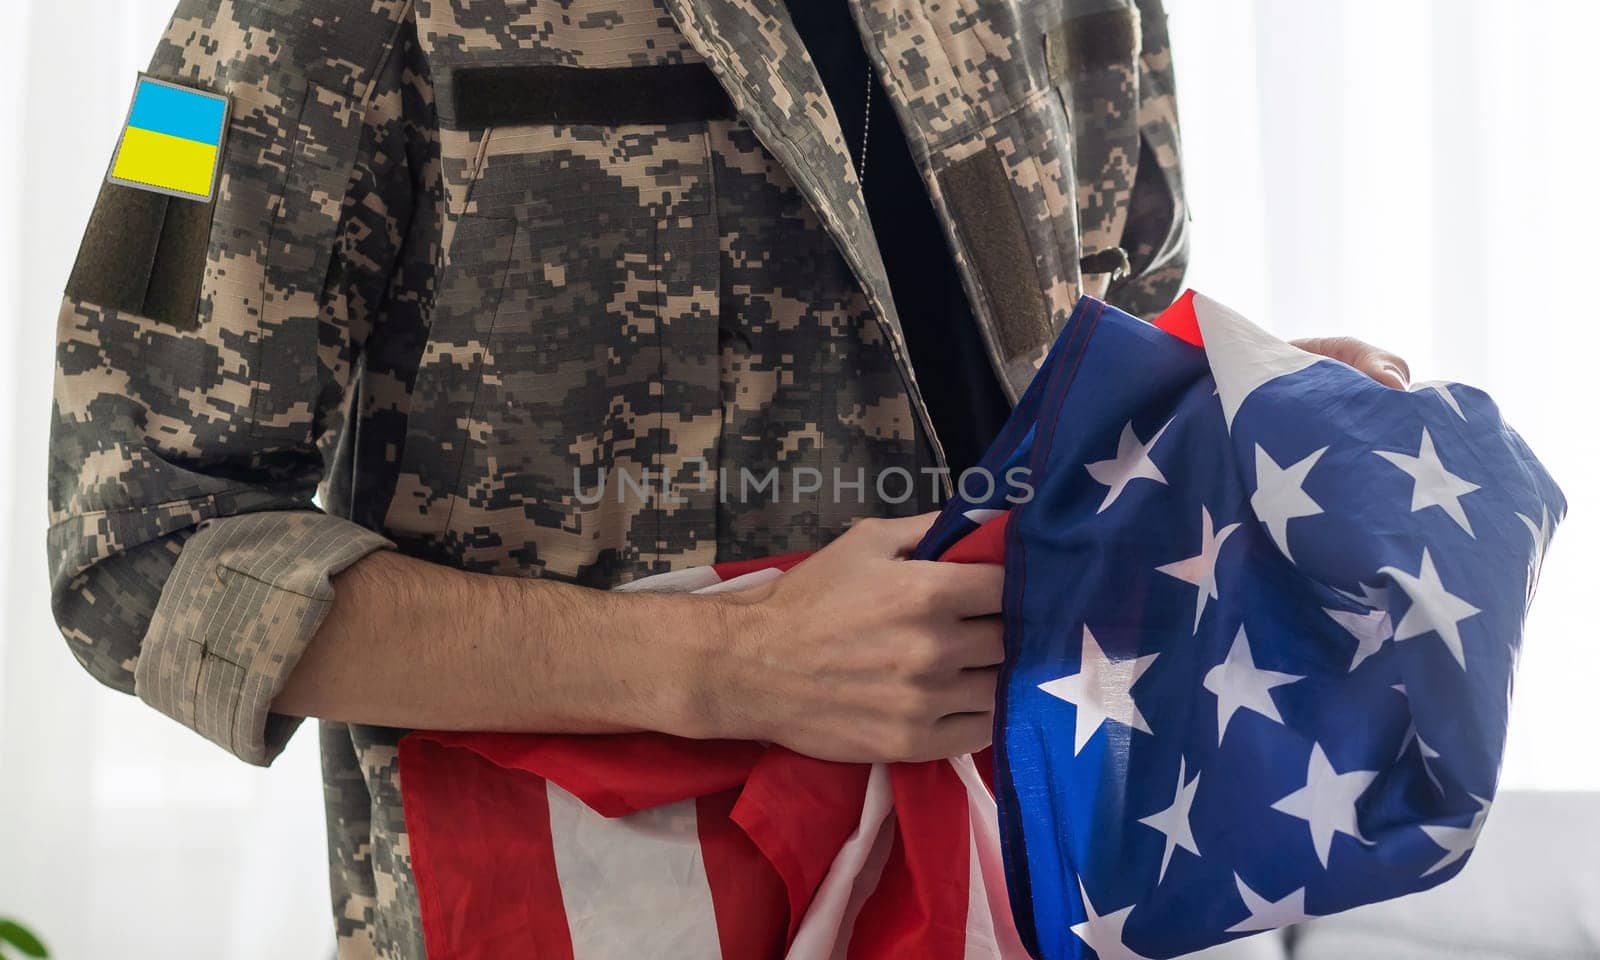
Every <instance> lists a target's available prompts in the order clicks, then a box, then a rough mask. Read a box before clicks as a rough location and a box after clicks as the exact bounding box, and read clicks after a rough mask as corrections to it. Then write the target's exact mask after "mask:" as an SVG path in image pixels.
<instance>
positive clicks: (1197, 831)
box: [400, 294, 1565, 960]
mask: <svg viewBox="0 0 1600 960" xmlns="http://www.w3.org/2000/svg"><path fill="white" fill-rule="evenodd" d="M983 466H984V468H986V470H987V475H988V476H989V477H992V478H995V479H996V481H997V482H992V483H962V484H958V489H959V490H961V491H963V493H965V492H967V491H972V492H978V493H981V496H975V497H968V496H962V497H960V498H958V499H957V500H956V501H955V502H952V503H951V504H949V505H948V506H947V508H946V509H945V510H944V511H943V512H942V513H941V515H940V517H939V519H938V520H937V521H936V522H935V524H934V526H933V528H932V529H931V530H930V531H929V534H928V536H927V538H926V539H925V541H924V542H923V544H922V545H921V546H920V547H919V549H918V556H920V557H923V558H934V557H938V558H941V559H945V560H964V561H974V560H977V561H984V560H987V561H990V562H993V561H995V560H999V559H1002V558H1003V561H1004V564H1005V567H1006V588H1005V589H1006V594H1005V634H1006V663H1005V666H1004V668H1003V671H1004V672H1003V676H1002V680H1001V684H1000V691H999V698H998V705H997V707H998V709H997V714H996V730H995V750H994V757H993V771H992V772H993V778H992V782H993V787H994V790H993V796H992V798H991V792H990V789H989V787H988V785H987V784H986V783H985V782H984V780H983V779H981V778H980V776H979V773H980V772H988V771H987V770H986V769H985V767H986V766H987V763H988V758H987V757H980V758H977V760H976V763H975V762H974V758H970V757H960V758H954V759H953V760H951V761H941V762H939V763H935V764H895V765H887V766H885V765H875V766H873V767H870V768H868V767H864V766H858V765H850V764H829V763H823V762H821V761H814V760H810V759H808V758H804V757H799V756H797V755H795V754H792V753H789V752H788V751H785V750H783V749H782V748H781V747H775V746H767V745H763V744H733V743H696V742H691V741H682V740H676V739H674V738H670V737H661V736H656V735H640V736H622V737H584V738H579V737H539V736H508V735H503V734H435V733H418V734H412V735H410V736H408V737H406V738H405V739H404V740H402V742H401V748H400V765H401V779H402V782H403V783H404V784H405V787H406V802H405V816H406V822H407V827H408V829H409V831H410V843H411V848H412V851H413V862H414V868H415V872H416V877H417V888H418V897H419V900H420V903H421V908H422V915H423V927H424V935H425V937H426V940H427V944H428V951H429V956H432V957H445V958H450V957H455V958H463V957H495V956H505V955H510V954H511V953H528V954H529V955H534V954H536V955H540V956H544V955H549V956H571V957H585V956H594V957H605V956H617V955H621V954H623V953H626V954H627V955H630V956H645V955H654V956H674V957H676V956H718V955H720V956H726V957H746V956H758V955H759V956H779V955H781V956H786V957H790V958H797V960H798V958H807V957H828V956H849V957H852V958H865V960H872V958H880V957H882V958H888V957H902V956H916V957H919V958H943V957H949V958H952V960H954V958H963V960H965V958H979V957H1015V956H1020V955H1021V953H1022V952H1023V950H1024V948H1026V950H1027V951H1028V952H1031V953H1032V954H1034V955H1036V956H1041V957H1046V958H1052V960H1053V958H1086V957H1098V958H1100V960H1111V958H1140V957H1152V958H1154V957H1172V956H1178V955H1181V954H1184V953H1187V952H1190V951H1193V950H1198V949H1202V948H1204V947H1207V946H1210V945H1213V944H1216V943H1219V942H1222V941H1225V940H1229V939H1233V938H1236V937H1240V936H1245V935H1248V934H1251V933H1255V932H1259V931H1263V930H1270V929H1274V928H1277V927H1280V926H1284V925H1286V924H1291V923H1295V922H1297V921H1300V920H1302V919H1305V918H1307V917H1312V916H1321V915H1325V914H1329V913H1334V912H1336V911H1339V910H1344V909H1347V908H1349V907H1353V906H1356V905H1359V904H1362V903H1368V902H1372V901H1376V900H1382V899H1388V898H1392V897H1396V896H1401V895H1404V894H1406V893H1410V892H1413V891H1417V890H1421V889H1424V888H1426V887H1430V886H1433V885H1435V884H1437V883H1440V882H1442V881H1444V880H1446V879H1448V878H1449V877H1451V876H1453V875H1454V874H1455V873H1456V872H1457V871H1458V870H1460V868H1461V866H1462V864H1463V863H1465V861H1466V859H1467V857H1468V856H1469V854H1470V852H1471V849H1472V845H1473V843H1474V842H1475V841H1476V838H1477V835H1478V831H1479V830H1480V828H1481V827H1482V825H1483V822H1484V819H1485V817H1486V815H1487V812H1488V808H1489V804H1490V800H1491V799H1492V798H1493V796H1494V791H1495V783H1496V778H1497V775H1498V772H1499V766H1500V756H1501V750H1502V747H1503V745H1504V741H1505V724H1506V714H1507V708H1508V698H1509V695H1510V691H1511V679H1512V673H1513V669H1514V666H1515V663H1516V657H1517V650H1518V648H1519V646H1520V643H1521V624H1522V620H1523V616H1524V614H1525V612H1526V609H1527V604H1528V602H1529V601H1530V600H1531V597H1532V594H1533V587H1534V584H1535V583H1536V581H1537V578H1538V569H1539V565H1540V563H1541V562H1542V559H1543V556H1544V551H1545V548H1546V546H1547V545H1548V543H1549V540H1550V536H1551V533H1552V531H1553V529H1554V527H1555V525H1556V523H1557V522H1558V521H1559V520H1560V519H1561V517H1562V516H1563V514H1564V512H1565V503H1564V501H1563V500H1562V497H1561V493H1560V491H1559V490H1557V488H1556V487H1555V485H1554V483H1553V482H1552V481H1551V479H1550V477H1549V476H1548V475H1547V474H1546V473H1545V471H1544V470H1543V468H1542V467H1541V466H1540V465H1539V463H1538V461H1537V460H1536V459H1535V458H1534V457H1533V455H1532V453H1531V452H1530V451H1529V450H1528V449H1527V447H1526V446H1525V445H1524V444H1523V443H1522V441H1521V439H1520V438H1518V437H1517V435H1516V434H1515V433H1514V432H1513V431H1512V430H1511V429H1510V428H1509V427H1507V426H1506V425H1505V424H1504V423H1503V422H1502V421H1501V420H1500V417H1499V414H1498V412H1497V411H1496V409H1495V406H1494V404H1493V402H1492V401H1490V399H1489V398H1488V397H1487V396H1485V395H1484V394H1483V393H1481V392H1480V391H1477V390H1474V389H1472V388H1470V387H1465V386H1461V385H1459V384H1445V383H1435V384H1422V385H1419V386H1418V387H1416V388H1414V389H1413V390H1412V391H1410V392H1405V391H1399V390H1392V389H1389V388H1387V387H1383V386H1381V385H1379V384H1377V383H1374V382H1373V381H1371V380H1369V379H1368V378H1366V377H1365V376H1363V375H1361V374H1359V373H1357V372H1356V371H1354V370H1352V369H1350V368H1349V367H1346V366H1344V365H1342V364H1339V363H1337V362H1335V361H1332V360H1327V359H1324V358H1320V357H1317V356H1314V355H1311V354H1308V353H1305V352H1302V351H1300V350H1297V349H1295V348H1294V347H1292V346H1290V345H1288V344H1285V343H1283V342H1281V341H1279V340H1277V339H1275V338H1273V337H1271V336H1269V335H1267V334H1266V333H1264V332H1263V331H1261V330H1259V329H1257V328H1255V327H1253V326H1252V325H1250V324H1249V323H1248V322H1246V321H1245V320H1243V319H1242V318H1241V317H1239V316H1237V315H1236V314H1234V313H1232V312H1231V311H1229V310H1227V309H1226V308H1225V307H1222V306H1221V305H1220V304H1217V303H1215V302H1213V301H1210V300H1208V299H1206V298H1204V297H1200V296H1196V295H1194V294H1189V295H1186V296H1185V298H1184V299H1183V300H1182V301H1180V302H1179V303H1178V304H1176V305H1175V306H1174V307H1173V308H1172V309H1171V310H1170V311H1168V313H1167V314H1166V315H1164V316H1163V317H1162V318H1161V319H1160V320H1159V321H1158V324H1157V326H1155V327H1152V326H1150V325H1147V324H1144V323H1142V322H1140V321H1138V320H1136V319H1134V318H1132V317H1129V316H1127V315H1125V314H1123V313H1120V312H1119V311H1117V310H1115V309H1114V308H1111V307H1108V306H1106V305H1105V304H1102V303H1100V302H1098V301H1094V300H1089V299H1085V300H1083V301H1081V302H1080V303H1079V305H1078V307H1077V309H1076V310H1075V311H1074V313H1073V315H1072V317H1071V318H1070V320H1069V321H1068V323H1067V324H1066V326H1065V328H1064V329H1063V331H1062V333H1061V336H1060V338H1059V340H1058V341H1057V343H1056V345H1055V347H1054V348H1053V350H1052V352H1051V354H1050V356H1049V357H1048V359H1047V360H1046V362H1045V365H1044V367H1043V369H1042V370H1041V371H1040V373H1039V375H1038V377H1037V378H1036V379H1035V380H1034V382H1033V384H1032V386H1031V387H1030V388H1029V390H1028V392H1027V393H1026V395H1025V396H1024V397H1023V399H1022V400H1021V402H1020V403H1019V404H1018V406H1017V409H1016V410H1015V412H1014V413H1013V415H1012V417H1011V419H1010V421H1009V422H1008V424H1007V426H1006V428H1005V430H1004V431H1003V433H1002V435H1001V437H1000V438H999V439H998V440H997V442H996V443H995V444H994V446H993V447H992V448H991V449H990V451H989V453H988V455H987V457H986V458H985V461H984V464H983ZM800 559H801V558H800V557H798V556H790V557H778V558H771V559H770V560H768V561H764V562H756V563H753V564H730V565H718V566H716V567H709V568H699V569H692V570H685V571H678V572H675V573H671V574H665V575H663V576H661V577H653V578H649V579H648V580H645V581H640V582H639V583H636V584H634V585H631V587H632V588H634V589H641V588H642V589H677V590H718V589H736V588H738V587H740V586H743V585H746V584H752V583H754V582H758V581H760V580H762V579H766V578H771V577H776V576H781V575H782V573H783V571H784V570H787V569H788V568H789V567H791V566H792V565H793V564H794V563H796V562H798V561H799V560H800ZM996 818H998V825H997V824H996ZM1002 854H1003V857H1002ZM1002 859H1003V869H1002ZM1007 896H1008V897H1009V901H1010V909H1009V911H1008V910H1007V909H1006V905H1005V904H1004V903H1003V902H1002V899H1001V898H1003V897H1007Z"/></svg>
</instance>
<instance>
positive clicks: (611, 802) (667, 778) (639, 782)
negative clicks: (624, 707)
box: [402, 731, 767, 817]
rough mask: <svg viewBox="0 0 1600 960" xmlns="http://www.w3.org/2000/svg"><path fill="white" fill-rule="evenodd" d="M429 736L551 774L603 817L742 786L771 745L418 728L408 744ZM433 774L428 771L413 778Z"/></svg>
mask: <svg viewBox="0 0 1600 960" xmlns="http://www.w3.org/2000/svg"><path fill="white" fill-rule="evenodd" d="M424 739H425V740H431V741H433V742H435V743H439V744H442V745H444V746H449V747H457V748H459V749H461V750H464V751H468V752H471V753H475V754H477V755H479V756H481V757H483V758H484V759H485V760H487V761H489V762H490V763H493V764H495V765H496V766H500V767H504V768H506V769H507V770H517V771H523V772H526V773H532V774H535V775H537V776H540V777H544V778H545V779H547V780H549V781H551V782H552V783H554V784H555V785H556V786H558V787H560V788H561V789H563V790H565V791H567V792H568V793H570V794H572V795H573V796H575V797H577V798H578V799H579V800H582V801H583V802H584V804H585V805H587V806H588V807H589V808H590V809H591V810H593V811H594V812H595V813H598V814H600V815H601V816H603V817H624V816H627V815H628V814H630V813H637V812H639V811H640V810H649V809H651V808H653V807H659V806H664V805H666V804H669V803H676V802H678V801H679V800H688V799H689V798H691V797H701V796H705V795H706V794H710V793H716V792H718V791H720V790H726V789H728V788H729V787H734V786H737V785H739V784H741V783H743V782H744V780H745V777H746V776H748V775H749V773H750V768H751V767H752V766H754V765H755V763H756V761H757V760H758V759H759V758H760V757H761V755H762V754H763V753H765V752H766V749H767V748H766V745H765V744H761V743H753V742H748V741H741V740H686V739H684V738H682V737H673V736H669V735H667V734H664V733H619V734H611V735H606V736H575V735H566V734H549V735H546V734H528V733H443V732H435V731H418V732H416V733H413V734H410V735H408V736H407V737H406V738H405V739H404V740H403V741H402V743H404V742H408V741H411V740H424ZM433 776H434V773H433V772H432V771H431V770H429V771H426V772H419V775H418V776H416V777H415V778H414V779H415V780H419V781H420V780H423V779H431V778H432V777H433ZM407 796H408V797H409V796H410V794H407Z"/></svg>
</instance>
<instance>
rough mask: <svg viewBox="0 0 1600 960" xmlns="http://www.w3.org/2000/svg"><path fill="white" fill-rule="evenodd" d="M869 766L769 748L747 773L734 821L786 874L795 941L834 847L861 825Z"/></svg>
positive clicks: (790, 932)
mask: <svg viewBox="0 0 1600 960" xmlns="http://www.w3.org/2000/svg"><path fill="white" fill-rule="evenodd" d="M870 772H871V767H870V766H868V765H867V764H864V763H831V762H829V761H827V760H816V759H813V758H811V757H805V756H801V755H800V754H798V753H795V752H794V751H792V750H787V749H785V748H783V747H778V746H774V747H772V748H771V749H770V750H769V751H768V753H767V755H766V756H764V757H762V758H761V761H760V762H759V763H757V764H756V767H755V769H754V770H752V771H751V772H750V780H749V782H747V783H746V784H745V787H744V791H743V792H742V793H741V794H740V795H739V802H738V804H737V805H735V807H734V809H733V820H734V822H736V823H738V824H739V826H740V827H742V828H743V829H744V832H745V833H746V834H747V835H748V836H749V837H750V839H751V841H752V842H754V843H755V845H756V846H757V847H759V848H760V850H761V852H762V854H763V855H765V856H766V858H767V860H768V861H769V862H770V863H771V864H772V867H773V868H774V869H775V870H777V872H778V876H780V877H782V878H783V884H784V888H785V889H786V890H787V891H788V896H789V929H788V936H787V937H786V938H785V942H786V943H787V942H788V941H790V940H792V939H793V938H794V934H795V931H796V930H797V929H798V928H799V926H800V921H801V920H802V919H804V918H805V913H806V909H807V908H808V907H809V906H811V899H812V897H814V896H815V895H816V892H817V887H818V886H819V885H820V884H821V883H822V878H823V877H825V876H827V874H828V868H830V867H832V866H833V861H834V858H835V857H836V856H838V853H839V848H840V847H842V846H844V842H845V840H846V839H848V838H849V836H850V834H851V833H852V832H854V831H855V829H856V825H857V824H859V823H860V822H861V804H862V801H863V799H864V798H865V796H866V792H867V776H868V774H869V773H870Z"/></svg>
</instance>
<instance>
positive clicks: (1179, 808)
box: [1139, 757, 1200, 884]
mask: <svg viewBox="0 0 1600 960" xmlns="http://www.w3.org/2000/svg"><path fill="white" fill-rule="evenodd" d="M1187 772H1188V765H1187V762H1186V761H1185V760H1184V758H1183V757H1179V758H1178V787H1177V789H1176V790H1175V791H1174V792H1173V795H1172V805H1171V806H1169V807H1167V808H1166V809H1165V810H1162V811H1161V812H1159V813H1152V814H1151V815H1150V816H1148V817H1144V818H1143V819H1141V820H1140V821H1139V822H1140V823H1142V824H1144V825H1145V826H1147V827H1151V828H1153V829H1155V830H1159V831H1160V832H1161V833H1162V835H1163V836H1165V837H1166V838H1167V849H1166V850H1165V851H1163V852H1162V854H1161V872H1160V873H1158V874H1156V883H1157V884H1159V883H1160V882H1161V881H1162V880H1165V879H1166V876H1167V864H1168V863H1170V862H1171V861H1172V851H1173V850H1175V849H1177V848H1178V847H1182V848H1183V849H1185V850H1187V851H1189V852H1190V853H1192V854H1194V855H1195V856H1197V857H1198V856H1200V848H1199V847H1197V846H1195V844H1194V828H1193V827H1191V826H1190V825H1189V808H1190V807H1192V806H1194V794H1195V791H1196V790H1199V789H1200V774H1198V773H1197V774H1195V775H1194V779H1193V780H1191V781H1189V782H1188V783H1184V782H1183V778H1184V776H1185V774H1186V773H1187Z"/></svg>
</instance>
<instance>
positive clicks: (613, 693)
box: [273, 551, 737, 736]
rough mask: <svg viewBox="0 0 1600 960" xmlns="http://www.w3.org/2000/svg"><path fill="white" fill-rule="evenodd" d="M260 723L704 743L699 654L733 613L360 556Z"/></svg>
mask: <svg viewBox="0 0 1600 960" xmlns="http://www.w3.org/2000/svg"><path fill="white" fill-rule="evenodd" d="M335 597H336V599H335V601H334V605H333V609H332V611H331V612H330V613H329V615H328V618H327V620H325V621H324V622H323V624H322V626H321V628H320V629H319V630H318V631H317V634H316V636H315V637H314V638H313V639H312V642H311V644H310V646H309V647H308V648H307V650H306V652H305V654H304V656H303V657H302V658H301V661H300V663H299V665H298V666H296V668H295V670H294V672H293V673H292V674H291V676H290V679H289V682H288V684H287V686H286V687H285V688H284V690H283V691H282V693H280V694H279V695H278V697H277V698H276V700H274V702H273V708H274V710H276V711H278V712H281V713H285V714H289V715H293V716H309V717H321V718H323V719H329V720H344V721H349V722H356V723H371V724H379V725H383V726H394V727H420V728H428V729H434V730H506V731H524V732H545V733H608V732H619V731H626V730H661V731H665V732H669V733H678V734H682V735H687V736H704V735H709V733H710V732H711V731H708V730H706V729H704V727H705V723H706V720H705V717H704V710H703V701H704V700H705V693H704V691H703V690H702V689H701V685H702V682H703V678H704V677H706V676H707V671H706V670H704V669H703V666H704V662H705V660H706V658H707V657H708V655H709V654H710V651H712V650H714V649H715V647H716V645H717V644H718V643H719V641H720V642H724V643H725V642H726V637H727V636H728V631H727V630H726V629H724V627H725V622H726V619H727V614H728V611H729V609H730V608H731V607H733V606H736V605H737V603H736V601H731V600H728V599H727V598H718V597H696V596H691V595H683V594H614V593H606V592H603V591H599V590H589V589H585V588H582V587H574V586H569V585H566V584H560V583H554V582H550V581H540V580H524V579H515V578H509V577H492V576H485V575H481V574H473V573H466V572H463V571H459V570H454V569H451V568H447V567H443V566H439V565H436V564H431V563H427V562H425V561H421V560H416V559H412V558H410V557H405V556H401V555H399V554H395V553H392V552H389V551H381V552H379V553H375V554H372V555H370V556H368V557H367V558H366V559H364V560H362V561H361V562H360V563H357V564H356V565H354V566H352V567H351V568H350V569H349V570H347V571H345V572H344V573H343V574H341V575H340V576H339V577H338V578H337V580H336V581H335Z"/></svg>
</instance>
